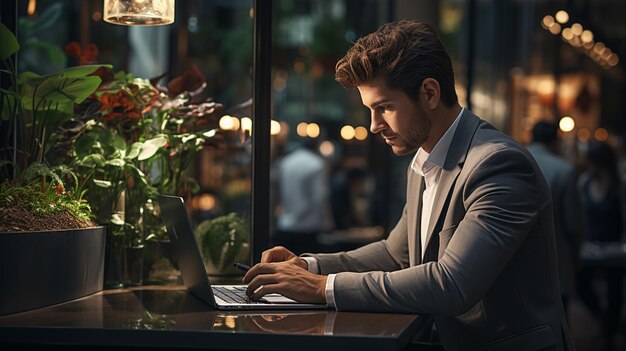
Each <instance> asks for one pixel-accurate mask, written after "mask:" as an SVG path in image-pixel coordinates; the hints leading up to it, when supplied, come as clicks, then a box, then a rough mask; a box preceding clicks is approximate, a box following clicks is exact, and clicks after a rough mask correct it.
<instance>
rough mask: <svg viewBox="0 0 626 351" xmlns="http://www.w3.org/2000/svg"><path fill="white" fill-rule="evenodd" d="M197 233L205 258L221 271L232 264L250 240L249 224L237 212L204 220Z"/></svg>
mask: <svg viewBox="0 0 626 351" xmlns="http://www.w3.org/2000/svg"><path fill="white" fill-rule="evenodd" d="M195 233H196V237H197V238H198V242H199V244H200V251H201V252H202V256H203V257H204V259H205V260H207V259H209V260H211V262H212V263H213V264H214V265H215V266H216V267H218V269H220V270H221V271H225V270H226V269H227V268H229V267H230V266H232V265H233V263H234V260H235V258H236V257H237V254H238V253H239V250H240V249H241V247H242V246H243V245H244V244H246V243H249V242H250V234H249V229H248V225H247V224H246V222H245V221H244V219H243V218H241V217H240V216H239V215H237V214H236V213H229V214H227V215H224V216H220V217H216V218H214V219H211V220H206V221H203V222H201V223H200V224H199V225H198V227H197V228H196V232H195Z"/></svg>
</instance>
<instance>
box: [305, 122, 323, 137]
mask: <svg viewBox="0 0 626 351" xmlns="http://www.w3.org/2000/svg"><path fill="white" fill-rule="evenodd" d="M306 135H308V136H309V138H317V137H318V136H320V126H318V125H317V123H309V125H307V126H306Z"/></svg>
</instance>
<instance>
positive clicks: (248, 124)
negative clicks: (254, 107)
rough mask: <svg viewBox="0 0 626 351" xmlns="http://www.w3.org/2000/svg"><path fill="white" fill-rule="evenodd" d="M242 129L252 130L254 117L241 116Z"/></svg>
mask: <svg viewBox="0 0 626 351" xmlns="http://www.w3.org/2000/svg"><path fill="white" fill-rule="evenodd" d="M241 130H243V131H246V130H247V131H249V132H252V119H250V117H241Z"/></svg>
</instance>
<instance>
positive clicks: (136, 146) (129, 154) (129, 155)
mask: <svg viewBox="0 0 626 351" xmlns="http://www.w3.org/2000/svg"><path fill="white" fill-rule="evenodd" d="M142 146H143V143H140V142H135V143H133V144H132V145H131V146H130V148H129V149H127V150H126V157H124V158H125V159H127V160H132V159H134V158H136V157H137V156H139V151H141V147H142Z"/></svg>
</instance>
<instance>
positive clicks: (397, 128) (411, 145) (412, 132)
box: [357, 77, 431, 155]
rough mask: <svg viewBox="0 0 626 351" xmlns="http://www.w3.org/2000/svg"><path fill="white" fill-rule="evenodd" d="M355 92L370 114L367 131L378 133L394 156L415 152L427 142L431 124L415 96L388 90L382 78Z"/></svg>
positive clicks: (366, 84) (362, 86)
mask: <svg viewBox="0 0 626 351" xmlns="http://www.w3.org/2000/svg"><path fill="white" fill-rule="evenodd" d="M357 88H358V89H359V92H360V93H361V100H362V101H363V105H365V106H366V107H368V108H369V109H370V110H371V120H372V121H371V125H370V131H371V132H372V133H375V134H376V133H380V135H381V136H382V137H383V139H384V140H385V142H386V143H387V144H389V145H391V149H392V150H393V152H394V153H395V154H396V155H405V154H408V153H411V152H414V151H416V150H417V149H419V148H420V146H422V144H423V143H424V142H425V141H426V140H427V138H428V135H429V134H430V129H431V121H430V117H428V115H427V114H426V111H425V110H424V109H423V108H422V107H421V106H419V105H418V100H417V99H418V97H417V96H416V97H413V98H410V97H409V96H407V95H406V94H405V93H404V92H403V91H402V90H392V89H390V88H389V87H387V83H386V82H385V80H384V78H382V77H379V78H376V79H374V80H372V81H371V82H368V83H364V84H361V85H359V86H358V87H357Z"/></svg>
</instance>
